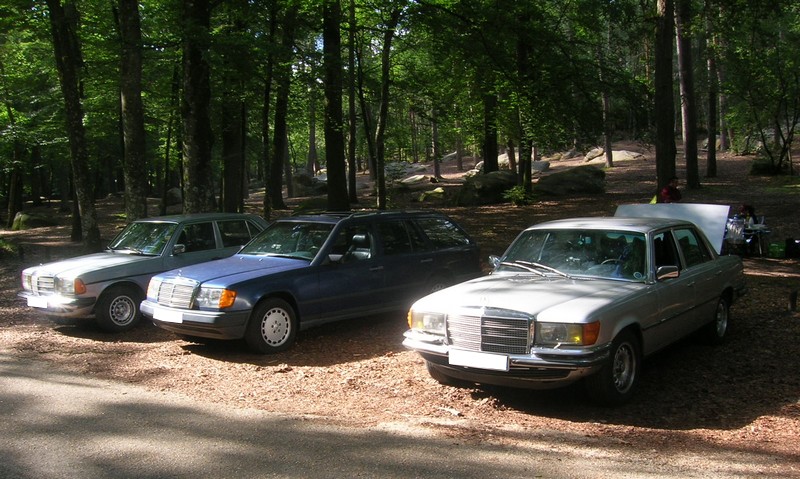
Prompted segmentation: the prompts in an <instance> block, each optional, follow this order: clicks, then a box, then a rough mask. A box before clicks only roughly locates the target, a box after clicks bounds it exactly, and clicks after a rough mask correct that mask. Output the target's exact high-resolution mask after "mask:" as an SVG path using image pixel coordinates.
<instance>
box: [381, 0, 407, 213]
mask: <svg viewBox="0 0 800 479" xmlns="http://www.w3.org/2000/svg"><path fill="white" fill-rule="evenodd" d="M400 13H401V10H400V9H397V10H394V11H392V13H391V15H390V16H389V20H388V22H387V24H386V30H384V32H383V48H382V49H381V103H380V110H379V113H378V127H377V128H376V130H375V158H376V160H377V165H376V168H377V170H378V171H377V177H378V209H381V210H383V209H386V168H385V167H384V166H385V161H386V158H385V150H386V144H385V137H386V124H387V121H388V116H389V82H390V79H389V72H390V69H391V58H390V54H391V51H392V39H393V38H394V33H395V28H396V27H397V23H398V22H399V21H400Z"/></svg>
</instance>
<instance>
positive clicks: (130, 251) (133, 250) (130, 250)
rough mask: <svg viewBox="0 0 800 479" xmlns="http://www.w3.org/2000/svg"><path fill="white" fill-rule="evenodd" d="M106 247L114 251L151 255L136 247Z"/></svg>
mask: <svg viewBox="0 0 800 479" xmlns="http://www.w3.org/2000/svg"><path fill="white" fill-rule="evenodd" d="M108 249H110V250H111V251H113V252H115V253H128V254H140V255H144V256H152V255H149V254H148V253H145V252H144V251H142V250H140V249H138V248H130V247H125V248H108Z"/></svg>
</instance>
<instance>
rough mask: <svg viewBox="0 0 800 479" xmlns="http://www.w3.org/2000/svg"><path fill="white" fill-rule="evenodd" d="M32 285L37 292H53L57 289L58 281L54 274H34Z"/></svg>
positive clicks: (44, 293) (43, 293)
mask: <svg viewBox="0 0 800 479" xmlns="http://www.w3.org/2000/svg"><path fill="white" fill-rule="evenodd" d="M31 287H32V289H33V292H34V293H36V294H42V295H46V294H52V293H54V292H55V290H56V281H55V278H54V277H53V276H34V277H33V281H32V284H31Z"/></svg>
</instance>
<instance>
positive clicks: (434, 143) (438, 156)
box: [431, 109, 442, 180]
mask: <svg viewBox="0 0 800 479" xmlns="http://www.w3.org/2000/svg"><path fill="white" fill-rule="evenodd" d="M431 151H432V152H433V177H434V178H436V179H437V180H440V179H441V178H442V168H441V163H442V147H441V145H440V144H439V120H438V117H437V115H436V109H434V110H433V111H432V112H431Z"/></svg>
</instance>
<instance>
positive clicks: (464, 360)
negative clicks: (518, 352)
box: [449, 349, 508, 371]
mask: <svg viewBox="0 0 800 479" xmlns="http://www.w3.org/2000/svg"><path fill="white" fill-rule="evenodd" d="M449 361H450V364H451V365H453V366H467V367H470V368H480V369H491V370H493V371H508V356H506V355H505V354H491V353H481V352H477V351H461V350H459V349H451V350H450V353H449Z"/></svg>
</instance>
